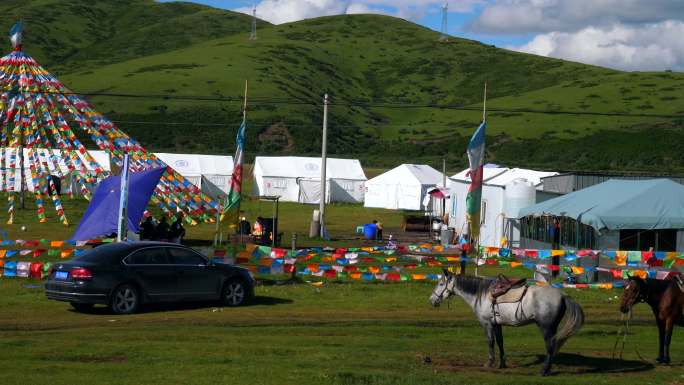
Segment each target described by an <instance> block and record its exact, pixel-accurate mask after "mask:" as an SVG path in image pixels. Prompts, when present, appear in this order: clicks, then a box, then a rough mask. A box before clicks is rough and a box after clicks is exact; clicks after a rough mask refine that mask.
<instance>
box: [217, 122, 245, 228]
mask: <svg viewBox="0 0 684 385" xmlns="http://www.w3.org/2000/svg"><path fill="white" fill-rule="evenodd" d="M246 129H247V121H246V120H243V121H242V124H241V125H240V128H239V129H238V133H237V138H236V142H237V149H236V150H235V158H234V160H233V175H232V176H231V178H230V191H229V192H228V199H227V200H226V205H225V207H224V209H223V213H224V214H225V213H226V211H228V210H230V209H231V208H233V207H236V206H237V205H238V204H239V203H240V193H241V191H242V163H243V160H244V153H245V130H246Z"/></svg>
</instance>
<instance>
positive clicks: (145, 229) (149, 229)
mask: <svg viewBox="0 0 684 385" xmlns="http://www.w3.org/2000/svg"><path fill="white" fill-rule="evenodd" d="M155 230H156V229H155V228H154V223H153V222H152V216H151V215H150V216H148V217H147V218H145V220H144V221H143V223H142V224H141V225H140V240H141V241H151V240H154V235H155V234H154V233H155Z"/></svg>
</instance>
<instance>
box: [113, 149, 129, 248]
mask: <svg viewBox="0 0 684 385" xmlns="http://www.w3.org/2000/svg"><path fill="white" fill-rule="evenodd" d="M128 164H129V155H128V153H124V156H123V167H122V169H121V188H120V189H121V191H120V195H119V222H118V224H117V230H116V241H117V242H122V241H125V240H127V239H128V234H127V233H128V229H127V228H126V225H127V224H128V184H129V178H130V174H129V167H128Z"/></svg>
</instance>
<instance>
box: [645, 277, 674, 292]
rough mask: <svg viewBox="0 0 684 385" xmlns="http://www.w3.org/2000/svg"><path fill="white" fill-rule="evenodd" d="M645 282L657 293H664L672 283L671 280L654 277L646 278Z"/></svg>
mask: <svg viewBox="0 0 684 385" xmlns="http://www.w3.org/2000/svg"><path fill="white" fill-rule="evenodd" d="M643 282H644V286H645V287H646V289H647V290H653V291H654V292H655V293H663V292H664V291H665V290H667V288H668V287H670V283H672V281H671V280H664V279H653V278H648V279H645V280H643Z"/></svg>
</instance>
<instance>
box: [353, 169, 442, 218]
mask: <svg viewBox="0 0 684 385" xmlns="http://www.w3.org/2000/svg"><path fill="white" fill-rule="evenodd" d="M443 179H444V175H443V174H442V173H441V172H439V171H437V170H435V169H434V168H432V167H430V166H428V165H424V164H402V165H400V166H397V167H395V168H393V169H391V170H389V171H387V172H386V173H384V174H381V175H378V176H376V177H375V178H373V179H370V180H369V181H368V182H366V196H365V206H366V207H378V208H385V209H392V210H402V209H403V210H421V209H422V204H423V199H424V198H425V194H426V193H427V190H428V189H430V188H431V187H435V186H437V185H441V184H442V183H443V182H444V180H443Z"/></svg>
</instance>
